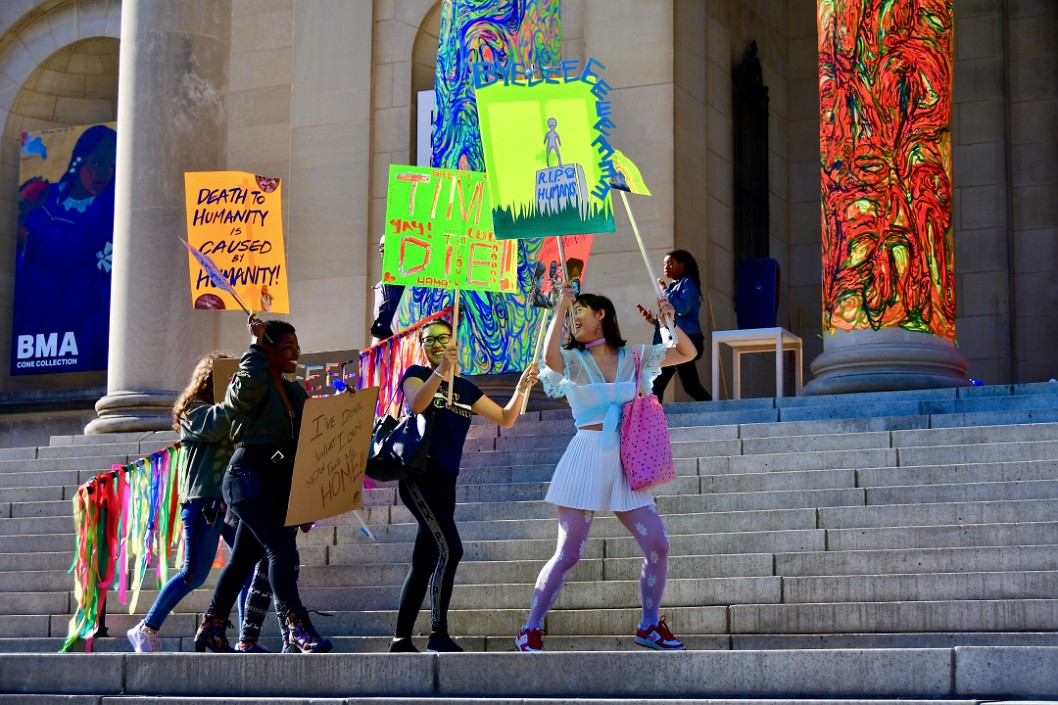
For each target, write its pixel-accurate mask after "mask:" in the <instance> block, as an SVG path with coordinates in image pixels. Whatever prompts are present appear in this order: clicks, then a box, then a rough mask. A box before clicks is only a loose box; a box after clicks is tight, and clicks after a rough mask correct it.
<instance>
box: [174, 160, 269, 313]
mask: <svg viewBox="0 0 1058 705" xmlns="http://www.w3.org/2000/svg"><path fill="white" fill-rule="evenodd" d="M184 196H185V200H186V204H187V241H188V244H189V245H190V247H191V248H192V249H193V250H195V251H197V253H198V254H199V255H201V257H200V256H196V255H195V254H194V253H191V252H189V253H188V263H189V265H190V268H191V301H192V304H193V305H194V307H195V308H201V309H222V310H223V309H235V310H238V309H239V308H240V306H239V303H238V302H237V301H236V299H235V297H234V296H232V295H231V294H230V293H229V292H228V291H226V290H225V289H226V288H227V287H222V286H217V284H216V282H215V281H214V280H213V279H212V278H211V276H210V273H209V272H208V271H207V267H205V266H203V264H202V262H200V260H204V259H207V258H208V260H211V261H212V263H213V264H215V265H216V267H217V269H218V270H220V274H221V276H223V278H224V281H225V283H226V284H227V285H228V286H230V288H231V289H232V290H234V291H235V292H236V294H237V295H238V297H239V298H240V299H241V300H242V301H243V302H245V304H246V306H248V307H249V308H250V309H251V310H253V311H274V312H276V313H289V312H290V295H289V292H288V288H287V272H286V249H285V247H284V244H283V212H282V206H281V203H282V188H281V184H280V181H279V179H275V178H271V177H266V176H256V175H254V174H250V173H247V172H242V171H191V172H187V173H185V174H184ZM207 264H208V262H207Z"/></svg>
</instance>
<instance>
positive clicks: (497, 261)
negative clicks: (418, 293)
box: [382, 164, 518, 293]
mask: <svg viewBox="0 0 1058 705" xmlns="http://www.w3.org/2000/svg"><path fill="white" fill-rule="evenodd" d="M488 193H489V192H488V185H487V180H486V178H485V175H484V174H482V173H480V172H475V171H461V170H457V169H434V168H431V167H421V166H401V165H399V164H391V165H390V167H389V196H388V199H387V201H386V233H385V237H386V241H385V255H384V256H383V260H382V269H383V275H382V276H383V281H384V282H385V283H386V284H403V285H406V286H425V287H435V288H441V289H460V290H463V291H498V292H508V293H513V292H515V291H517V290H518V276H517V268H518V248H517V246H516V244H515V243H506V242H498V241H497V240H496V237H495V234H494V233H493V231H492V208H491V206H490V205H489V196H488Z"/></svg>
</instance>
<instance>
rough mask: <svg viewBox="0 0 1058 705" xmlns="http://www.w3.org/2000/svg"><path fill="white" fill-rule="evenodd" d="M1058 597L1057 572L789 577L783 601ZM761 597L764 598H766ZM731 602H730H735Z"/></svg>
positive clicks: (889, 600) (897, 600) (783, 582)
mask: <svg viewBox="0 0 1058 705" xmlns="http://www.w3.org/2000/svg"><path fill="white" fill-rule="evenodd" d="M1037 598H1038V599H1055V598H1058V573H1056V572H1054V571H1034V572H1015V571H1006V572H1003V573H931V574H918V575H855V576H833V577H786V578H783V580H782V600H781V601H782V602H783V603H799V602H800V603H809V602H845V603H848V602H905V601H906V602H911V601H935V600H1004V599H1009V600H1025V599H1037ZM757 602H760V603H764V602H766V601H765V600H758V601H757ZM729 604H730V603H729Z"/></svg>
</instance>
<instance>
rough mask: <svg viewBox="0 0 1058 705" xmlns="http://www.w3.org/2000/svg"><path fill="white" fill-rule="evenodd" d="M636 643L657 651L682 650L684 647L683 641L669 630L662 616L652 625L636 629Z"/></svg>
mask: <svg viewBox="0 0 1058 705" xmlns="http://www.w3.org/2000/svg"><path fill="white" fill-rule="evenodd" d="M636 643H637V644H639V645H640V646H645V647H647V648H648V649H657V650H658V651H683V649H684V646H683V642H682V641H680V640H679V639H677V638H676V637H674V636H673V635H672V632H670V631H669V627H668V625H667V624H665V618H664V617H662V618H661V621H659V622H658V623H657V624H655V625H654V626H653V627H648V628H646V629H643V628H642V627H639V628H638V629H636Z"/></svg>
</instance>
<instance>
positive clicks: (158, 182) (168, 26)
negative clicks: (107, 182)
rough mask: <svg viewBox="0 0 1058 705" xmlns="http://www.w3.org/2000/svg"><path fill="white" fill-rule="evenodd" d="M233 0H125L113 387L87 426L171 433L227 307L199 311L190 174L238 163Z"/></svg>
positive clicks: (110, 378) (112, 310)
mask: <svg viewBox="0 0 1058 705" xmlns="http://www.w3.org/2000/svg"><path fill="white" fill-rule="evenodd" d="M230 43H231V1H230V0H180V1H179V2H157V1H156V0H122V3H121V54H120V61H119V68H118V86H119V90H118V110H117V123H118V124H117V132H118V143H117V164H116V170H115V179H114V180H115V204H114V260H113V262H114V269H113V280H112V285H111V286H112V295H111V298H112V302H111V307H110V358H109V362H108V366H107V395H106V396H105V397H103V398H102V399H100V400H99V401H98V402H97V403H96V411H97V412H98V414H99V418H98V419H96V420H94V421H92V422H91V423H89V424H88V426H86V427H85V433H86V434H96V433H115V432H121V431H141V430H162V429H166V428H169V426H170V424H171V420H170V416H169V413H170V409H171V408H172V405H173V402H174V401H175V399H176V395H177V394H178V392H179V390H181V389H183V387H184V385H185V384H186V382H187V378H188V375H189V374H190V370H191V368H192V366H193V365H194V363H195V361H196V358H197V357H199V356H200V355H202V354H204V353H206V352H208V351H209V350H210V349H211V348H212V347H213V345H215V343H216V340H217V337H218V335H217V333H218V330H219V321H218V320H217V318H216V316H217V315H218V314H216V312H209V311H195V310H193V309H192V308H191V302H190V293H189V284H188V278H189V275H188V264H187V251H186V250H185V249H184V246H183V245H182V244H181V243H180V241H179V239H178V238H180V237H186V234H185V232H186V225H185V223H186V220H185V210H184V172H185V171H207V170H216V169H223V168H225V166H226V161H227V134H228V110H227V93H228V61H229V56H230V53H231V50H230Z"/></svg>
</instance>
